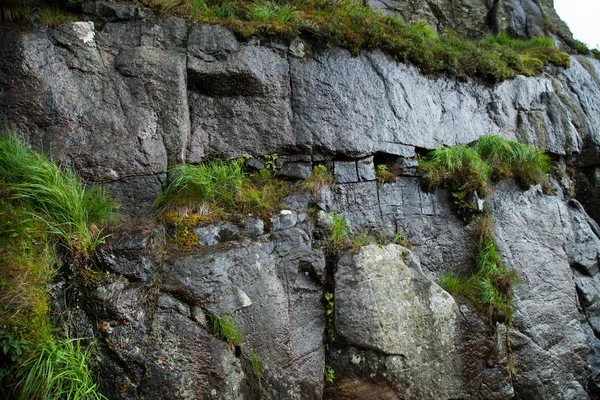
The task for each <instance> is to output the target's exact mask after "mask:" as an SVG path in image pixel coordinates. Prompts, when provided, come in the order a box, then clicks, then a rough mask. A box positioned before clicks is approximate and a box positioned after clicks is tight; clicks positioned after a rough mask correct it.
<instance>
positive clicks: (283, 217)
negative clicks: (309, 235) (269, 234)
mask: <svg viewBox="0 0 600 400" xmlns="http://www.w3.org/2000/svg"><path fill="white" fill-rule="evenodd" d="M271 223H272V224H273V232H276V231H281V230H284V229H289V228H292V227H294V226H295V225H296V224H297V223H298V215H297V214H296V213H295V212H293V211H290V210H282V211H281V212H280V213H279V215H274V216H273V218H271Z"/></svg>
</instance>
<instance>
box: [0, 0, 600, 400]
mask: <svg viewBox="0 0 600 400" xmlns="http://www.w3.org/2000/svg"><path fill="white" fill-rule="evenodd" d="M405 3H407V4H408V3H411V4H412V3H413V2H405ZM414 3H415V4H416V2H414ZM438 3H440V4H439V8H440V10H441V11H443V7H442V6H443V5H444V4H445V3H444V4H442V3H441V2H438ZM455 3H456V5H455V6H453V7H459V6H460V4H462V3H464V2H455ZM487 3H489V2H487ZM500 3H501V4H500ZM546 3H549V2H541V1H540V2H532V1H525V0H523V1H514V2H508V1H506V2H495V4H500V5H501V6H502V7H504V8H505V10H504V11H503V12H505V13H508V11H506V8H507V7H508V6H507V5H508V4H513V5H514V10H516V11H512V14H510V13H509V14H510V15H512V17H511V18H512V19H508V17H506V18H507V19H506V20H502V21H505V22H506V23H507V24H513V25H514V26H519V25H518V24H519V23H522V18H521V19H519V18H520V17H519V15H521V14H519V12H520V11H518V10H519V7H521V8H522V9H523V10H524V11H523V12H524V15H525V21H526V23H525V26H526V29H535V26H536V25H535V24H534V25H531V24H529V22H528V21H529V18H533V17H532V16H536V15H537V16H539V14H537V12H533V11H531V12H530V11H527V9H528V7H530V8H532V7H533V6H534V5H535V6H536V7H537V9H538V11H539V12H540V13H541V15H542V17H543V18H546V20H547V18H549V17H548V15H549V14H548V13H547V10H545V8H544V7H549V5H548V4H546ZM435 4H437V3H435V2H432V1H430V2H428V7H430V10H435V9H436V7H438V6H436V7H434V5H435ZM469 4H471V5H472V6H473V7H475V6H476V4H474V3H473V2H471V3H469ZM463 5H464V7H467V5H466V3H465V4H463ZM492 5H493V4H490V5H486V7H487V6H489V7H491V6H492ZM107 7H109V6H107ZM115 7H116V6H115ZM461 10H462V9H461ZM473 10H475V8H473ZM121 11H122V12H123V13H125V11H126V10H125V9H122V10H121ZM121 11H119V12H121ZM441 11H439V10H438V11H435V12H434V11H431V12H432V13H433V14H435V18H436V19H438V20H441V19H443V18H442V17H443V16H444V15H446V14H444V12H441ZM115 12H116V11H115ZM398 12H400V11H398ZM461 12H463V11H461ZM465 12H466V11H465ZM473 12H475V11H473ZM455 13H456V16H454V17H453V19H452V21H454V22H452V21H450V22H449V24H450V25H448V26H449V27H451V26H452V24H451V23H455V24H459V23H462V22H460V21H461V19H460V18H463V17H461V16H460V15H459V14H460V13H458V11H455ZM515 13H516V14H515ZM476 15H479V14H477V13H476ZM507 15H508V14H507ZM515 15H516V16H515ZM115 19H118V18H115ZM507 21H508V22H507ZM519 21H521V22H519ZM469 29H470V28H469ZM473 29H475V28H473ZM477 29H479V28H477ZM523 29H525V28H523ZM525 34H526V35H531V34H532V33H529V32H526V33H525ZM0 60H2V61H1V62H0V119H1V120H2V122H8V123H12V124H14V125H15V126H16V128H17V129H18V130H19V131H20V132H21V133H22V135H23V136H25V137H26V138H27V139H28V140H29V141H30V143H31V144H32V145H33V146H34V147H36V148H37V149H41V150H43V151H44V152H46V153H47V154H50V155H52V156H53V157H54V158H55V159H57V160H60V161H62V162H64V163H66V164H69V165H72V166H73V167H74V168H75V169H76V170H77V171H78V172H79V173H80V174H81V175H82V176H84V177H85V178H86V179H87V180H90V181H96V182H99V183H102V184H104V185H105V186H106V187H107V188H108V189H109V190H110V191H111V192H112V193H113V194H114V195H116V196H117V197H118V198H119V199H120V200H121V202H122V205H123V208H124V209H125V210H126V212H128V213H130V214H131V215H133V216H135V215H140V214H149V213H151V211H152V208H151V204H152V202H153V200H154V199H155V198H156V196H157V194H159V193H160V192H161V190H162V189H163V187H164V183H165V179H166V174H167V170H168V168H169V167H172V166H174V165H177V164H179V163H182V162H190V163H195V162H198V161H201V160H203V159H205V158H207V157H224V158H234V157H240V156H244V155H251V156H264V155H270V154H273V153H277V154H278V158H277V159H276V160H275V158H274V157H272V158H271V159H270V161H271V162H272V163H273V164H274V165H275V166H276V167H277V169H278V171H279V173H280V175H281V176H284V177H285V178H286V179H291V180H297V179H301V178H306V177H307V176H308V175H309V174H310V173H311V169H312V167H313V166H314V165H315V164H317V163H324V164H326V165H328V166H331V167H332V171H333V173H334V175H335V178H336V181H337V183H336V184H335V185H330V186H329V187H327V188H325V189H323V190H321V191H320V192H319V193H318V194H314V195H309V194H307V193H305V192H302V191H298V193H294V194H292V195H291V196H290V197H288V198H287V199H286V200H285V201H284V206H285V207H286V208H288V209H289V211H287V212H284V213H283V214H280V215H276V216H274V217H273V219H272V220H271V221H266V220H265V221H263V220H261V219H259V218H258V217H256V216H252V217H251V218H250V217H248V218H246V219H245V220H231V221H221V222H215V223H213V224H210V225H207V226H202V227H199V228H195V230H194V233H195V234H196V235H197V236H198V245H197V246H195V247H193V249H189V250H182V249H180V248H177V247H176V245H175V244H173V243H171V242H169V241H168V240H166V236H165V232H164V228H161V227H158V226H155V224H156V223H151V224H150V226H148V227H146V226H143V224H140V223H139V222H140V220H137V219H135V220H134V221H133V223H132V224H130V225H132V226H135V228H131V229H125V228H123V232H116V233H115V236H114V237H112V238H111V239H109V242H108V244H107V245H106V246H104V247H103V248H102V249H100V250H99V251H98V253H97V255H96V256H97V257H96V260H95V265H96V267H98V268H99V269H100V270H102V271H103V272H104V273H102V274H99V275H98V281H97V282H96V284H97V285H96V286H97V287H95V288H93V289H90V290H89V291H88V292H86V293H85V294H84V295H83V296H84V298H85V303H82V315H80V321H79V322H81V324H80V327H79V329H80V330H81V331H82V332H83V333H85V335H86V336H90V335H92V334H93V335H94V336H95V337H96V338H98V341H99V342H100V343H101V352H100V354H101V355H100V360H99V365H100V376H101V380H100V381H101V388H102V390H103V391H104V392H106V394H107V395H109V397H110V398H115V399H119V398H122V399H133V398H139V399H154V398H172V399H204V398H206V399H214V398H216V399H237V398H239V399H241V398H259V397H260V396H263V397H268V398H284V399H312V398H315V399H317V398H322V397H325V398H338V399H365V398H373V399H411V398H414V399H417V398H432V399H438V398H439V399H450V398H490V399H508V398H515V397H516V398H523V399H538V398H539V399H542V398H543V399H553V398H555V399H568V398H571V399H581V398H588V397H589V398H597V397H598V396H599V395H600V340H599V339H598V338H599V337H600V297H599V291H600V275H599V257H600V228H599V227H598V225H597V223H596V222H595V221H594V218H596V220H597V219H598V215H600V214H599V211H598V207H597V205H598V204H599V203H598V202H599V200H598V199H599V198H598V193H599V192H600V169H599V166H600V85H599V84H598V82H600V62H599V61H597V60H593V59H589V58H583V57H573V58H572V60H571V65H572V66H571V68H569V69H568V70H560V69H553V68H549V69H548V70H547V71H546V73H545V74H543V75H542V76H540V77H534V78H525V77H517V78H515V79H512V80H509V81H506V82H503V83H502V84H499V85H496V86H489V85H485V84H483V83H480V82H475V81H472V80H467V81H465V82H459V81H456V80H454V79H450V78H446V77H439V76H438V77H431V76H430V77H426V76H423V75H421V74H420V73H419V71H418V70H417V69H416V68H414V67H412V66H408V65H404V64H399V63H397V62H396V61H394V60H392V59H391V58H390V57H388V56H386V55H385V54H383V53H382V52H379V51H370V52H364V53H361V54H360V55H359V56H357V57H352V56H351V55H350V54H349V53H348V52H347V51H345V50H342V49H339V48H331V49H327V50H325V51H323V52H320V53H316V52H314V51H311V48H310V44H309V43H304V42H302V41H300V40H293V41H291V42H285V41H281V40H275V39H273V40H268V41H265V42H260V41H258V40H250V41H248V42H240V41H238V40H237V39H236V38H235V36H234V35H233V34H232V33H231V32H230V31H228V30H227V29H225V28H223V27H218V26H208V25H191V24H189V23H187V22H184V21H182V20H179V19H176V18H166V19H163V20H156V19H141V20H135V21H126V22H107V23H105V24H104V25H102V26H95V25H94V24H93V23H91V22H76V23H70V24H64V25H61V26H59V27H57V28H52V29H43V30H22V31H16V30H11V29H9V28H2V32H1V33H0ZM483 134H498V135H502V136H504V137H506V138H509V139H515V140H518V141H520V142H523V143H529V144H532V145H535V146H537V147H539V148H541V149H543V150H544V151H546V152H548V153H550V154H551V155H552V156H553V158H554V159H555V160H557V166H558V170H559V175H560V176H559V177H558V179H554V178H552V179H551V183H552V184H551V185H550V187H551V188H552V189H553V190H554V194H553V195H548V194H544V193H542V189H541V188H540V187H532V188H529V189H528V190H526V191H523V190H520V189H518V188H517V186H516V185H515V184H514V183H513V182H506V183H503V184H497V185H496V184H494V185H491V188H490V194H489V195H488V198H487V200H486V205H485V207H486V209H487V211H488V212H489V213H490V214H491V215H492V216H493V218H494V220H495V234H496V241H497V244H498V247H499V249H500V252H501V255H502V260H503V262H504V263H505V264H506V265H507V267H509V268H513V269H515V270H516V271H517V273H518V274H519V276H520V278H521V283H520V284H518V285H516V286H515V289H514V292H513V307H514V310H515V313H514V319H513V324H512V326H510V327H507V326H505V325H503V324H498V323H494V324H492V323H491V322H490V321H489V320H488V319H486V318H482V317H481V316H479V315H478V314H477V313H476V312H475V311H474V310H475V308H474V307H473V305H470V304H463V303H462V302H461V301H457V300H454V299H453V298H452V297H450V295H448V294H447V293H446V292H445V291H443V290H442V289H441V288H440V287H439V286H438V285H437V283H436V282H437V280H438V278H439V277H440V275H441V274H442V273H443V272H444V271H454V272H456V273H469V271H470V270H471V268H472V266H473V262H472V255H473V250H474V246H475V245H474V242H473V231H474V226H473V224H466V223H465V221H463V220H462V219H460V218H459V217H457V216H456V213H455V210H454V205H453V201H452V197H451V194H450V193H449V192H447V191H444V190H441V189H439V190H437V191H435V192H433V193H430V192H426V191H424V190H423V188H422V187H421V185H420V181H419V177H418V174H417V172H416V167H417V164H418V159H417V157H416V155H417V154H421V153H423V151H424V150H426V149H431V148H434V147H439V146H450V145H456V144H465V143H471V142H473V141H474V140H476V139H477V138H478V137H479V136H481V135H483ZM384 162H386V163H387V162H389V163H391V164H394V167H395V168H396V170H397V172H398V174H399V177H398V178H397V179H396V180H395V181H394V182H391V183H380V182H378V181H377V180H376V175H375V170H376V167H377V165H380V164H382V163H384ZM250 163H252V166H253V167H254V168H261V167H262V168H264V167H265V165H266V161H265V159H259V158H255V159H253V160H251V161H249V164H250ZM573 197H575V198H577V199H578V200H579V201H578V200H575V199H574V198H573ZM334 213H335V214H338V215H340V216H343V217H344V219H345V220H346V222H347V223H348V225H349V228H350V230H351V231H352V232H354V233H369V232H372V233H377V234H379V235H380V236H379V237H380V238H383V239H385V240H387V242H389V241H391V240H390V239H391V238H394V236H396V235H397V234H399V235H403V236H404V238H405V239H406V241H407V245H410V250H408V249H406V248H404V247H401V246H397V245H386V246H383V245H382V246H377V245H371V246H366V247H363V248H360V249H355V250H354V251H349V252H346V253H343V254H331V253H330V254H328V255H327V256H326V255H325V253H324V251H323V249H319V248H318V245H319V241H318V240H319V239H323V234H324V233H323V231H322V227H321V226H319V224H320V222H322V221H320V220H319V219H318V218H317V216H322V217H323V220H326V219H327V218H331V215H332V214H334ZM588 214H589V215H588ZM148 219H151V218H148ZM313 234H314V237H313ZM321 244H322V243H321ZM325 250H327V249H325ZM327 292H331V293H333V295H334V297H333V298H334V303H335V307H334V309H335V312H334V315H335V318H334V320H333V329H334V330H335V333H336V335H337V338H336V340H335V341H334V342H333V343H330V344H329V346H327V347H326V345H325V343H326V342H327V334H326V332H327V329H328V327H329V326H328V324H330V323H331V322H332V321H331V320H327V318H326V308H327V306H328V304H327V301H326V300H324V295H325V293H327ZM83 312H84V313H83ZM83 314H85V315H83ZM225 316H230V317H231V318H233V320H234V321H235V323H236V325H237V326H238V327H239V329H240V330H242V331H243V332H244V338H243V340H242V341H241V343H233V342H232V343H226V342H227V340H225V339H224V338H223V337H220V336H219V335H217V334H215V329H214V327H213V326H212V325H211V324H212V322H211V321H212V319H214V318H215V317H225ZM253 355H255V356H257V357H258V358H259V359H260V368H259V369H261V370H262V372H261V373H257V372H256V366H254V369H253V365H252V359H253V358H252V357H253ZM329 367H330V368H332V369H333V370H334V371H335V377H336V379H335V380H334V381H333V383H327V382H326V379H325V374H326V373H327V372H328V368H329ZM259 376H260V378H259Z"/></svg>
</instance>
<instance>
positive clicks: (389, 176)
mask: <svg viewBox="0 0 600 400" xmlns="http://www.w3.org/2000/svg"><path fill="white" fill-rule="evenodd" d="M375 179H377V182H380V183H389V182H394V181H395V180H396V174H394V173H393V172H392V171H390V170H389V168H388V166H387V165H385V164H379V165H378V166H377V167H376V168H375Z"/></svg>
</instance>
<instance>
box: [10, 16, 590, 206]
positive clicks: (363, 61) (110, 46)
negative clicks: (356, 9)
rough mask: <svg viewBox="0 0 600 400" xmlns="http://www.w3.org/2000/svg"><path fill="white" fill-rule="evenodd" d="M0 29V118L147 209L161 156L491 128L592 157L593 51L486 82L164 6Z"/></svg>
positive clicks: (318, 146) (427, 141) (339, 145)
mask: <svg viewBox="0 0 600 400" xmlns="http://www.w3.org/2000/svg"><path fill="white" fill-rule="evenodd" d="M2 29H3V33H2V35H1V39H0V41H1V43H0V44H1V48H2V50H1V52H2V59H3V60H5V61H4V62H3V64H2V66H0V86H1V87H2V90H1V91H0V119H2V120H4V121H6V122H9V123H12V124H15V125H17V126H19V128H20V130H21V131H23V132H24V133H25V134H26V136H27V137H28V139H29V140H30V141H31V143H32V144H33V145H34V146H35V147H37V148H39V149H43V150H44V151H46V152H48V153H51V154H53V155H54V157H55V158H57V159H60V160H61V161H63V162H66V163H68V164H71V165H73V166H74V167H75V168H76V169H77V171H78V172H80V173H81V174H82V175H83V176H84V177H85V178H87V179H90V180H95V181H97V182H102V183H104V184H106V185H107V187H109V188H110V189H111V190H112V191H113V192H114V193H115V194H116V195H118V196H119V197H120V198H121V199H122V200H123V203H124V204H125V205H129V204H135V205H136V207H131V212H136V210H137V212H139V211H140V210H143V209H148V208H149V207H148V206H149V205H150V203H151V201H152V200H153V199H154V198H155V197H156V195H157V194H158V193H159V192H160V190H161V186H162V183H163V182H164V177H165V171H166V170H167V168H168V167H169V166H173V165H175V164H177V163H180V162H184V161H187V162H197V161H199V160H200V159H201V158H202V157H206V156H224V157H238V156H241V155H244V154H250V155H265V154H272V153H277V154H294V155H303V156H305V157H308V161H311V159H315V160H316V159H319V158H320V157H321V158H322V157H323V156H332V155H335V156H342V157H359V158H363V157H366V156H369V155H373V154H376V153H382V154H391V155H399V156H403V157H412V156H414V155H415V149H416V148H432V147H436V146H444V145H454V144H459V143H469V142H471V141H473V140H475V139H477V137H479V136H480V135H482V134H485V133H488V134H489V133H494V134H501V135H504V136H506V137H508V138H511V139H519V140H520V141H522V142H526V143H530V144H534V145H536V146H538V147H541V148H543V149H544V150H546V151H549V152H551V153H554V154H557V155H572V154H582V155H584V157H580V158H579V159H578V163H579V166H580V167H589V166H593V165H597V164H598V157H599V156H598V154H599V151H598V148H599V147H600V123H599V121H598V119H599V117H598V115H600V113H599V112H598V104H600V89H599V88H598V85H597V79H598V77H599V75H600V72H599V71H600V64H599V62H598V61H597V60H593V59H585V58H579V59H577V58H573V60H572V67H571V68H570V69H568V70H566V71H555V72H556V73H555V74H554V75H545V76H542V77H538V78H523V77H518V78H516V79H513V80H510V81H506V82H504V83H502V84H501V85H498V86H495V87H489V86H485V85H481V84H478V83H475V82H471V81H469V82H465V83H459V82H456V81H453V80H449V79H446V78H435V77H424V76H422V75H421V74H419V72H418V71H417V69H416V68H414V67H411V66H407V65H404V64H398V63H397V62H395V61H393V60H392V59H390V58H389V57H387V56H386V55H384V54H383V53H381V52H379V51H372V52H366V53H363V54H361V55H359V56H358V57H352V56H351V55H350V54H349V53H348V52H347V51H345V50H341V49H331V50H328V51H326V52H325V53H323V54H310V55H309V54H304V53H302V54H301V55H299V54H298V53H297V52H296V51H295V49H296V47H297V46H298V44H297V43H296V42H292V43H291V44H289V43H284V42H279V41H272V42H268V43H264V44H259V43H258V42H255V41H250V42H248V43H240V42H238V41H237V40H236V39H235V37H234V36H233V34H232V33H230V32H229V31H227V30H226V29H225V28H223V27H215V26H208V25H189V24H187V23H185V22H184V21H182V20H178V19H175V18H167V19H165V20H153V19H144V20H138V21H126V22H108V23H106V24H104V25H103V26H102V27H101V28H99V27H96V26H95V25H94V24H93V23H91V22H76V23H71V24H64V25H61V26H59V27H57V28H55V29H50V30H46V31H12V30H9V29H8V28H2ZM299 56H301V57H300V58H299ZM374 105H377V106H374ZM296 161H303V162H306V160H296ZM296 167H297V166H296ZM304 168H305V166H304ZM289 169H291V170H292V171H293V170H294V169H293V168H292V166H290V167H289ZM297 174H300V175H299V176H304V175H306V171H305V170H301V171H297V172H296V175H297ZM350 178H352V177H350ZM370 179H372V177H371V178H366V179H365V180H370ZM596 183H597V182H595V183H594V184H596ZM594 184H593V185H594ZM593 185H592V186H593Z"/></svg>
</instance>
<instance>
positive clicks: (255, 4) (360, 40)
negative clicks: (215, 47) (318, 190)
mask: <svg viewBox="0 0 600 400" xmlns="http://www.w3.org/2000/svg"><path fill="white" fill-rule="evenodd" d="M140 3H141V4H143V5H145V6H148V7H150V8H152V9H153V10H155V11H157V12H158V13H163V14H170V15H177V16H179V17H182V18H189V19H191V20H193V21H197V22H204V23H210V24H221V25H226V26H229V27H231V28H232V29H233V30H234V31H235V32H236V33H237V34H238V35H240V36H241V37H244V38H249V37H252V36H259V37H264V36H266V35H279V36H286V37H294V36H298V35H304V36H307V37H309V38H313V39H315V40H318V41H320V42H322V43H327V44H329V45H337V46H342V47H345V48H347V49H348V50H350V51H351V52H352V53H353V54H355V55H356V54H358V53H359V52H360V51H361V50H365V49H373V48H379V49H382V50H383V51H385V52H386V53H388V54H390V55H392V56H393V57H395V58H396V59H397V60H399V61H401V62H406V63H411V64H414V65H416V66H417V67H419V69H420V70H421V71H422V72H423V73H426V74H434V73H445V74H449V75H452V76H457V77H459V78H466V77H468V76H471V77H480V78H483V79H485V80H486V81H490V82H493V83H495V82H500V81H503V80H506V79H509V78H512V77H514V76H516V75H518V74H522V75H526V76H531V75H537V74H540V73H541V72H543V67H544V66H545V65H550V64H552V65H556V66H560V67H565V68H568V67H569V63H570V59H569V56H568V54H567V53H565V52H563V51H560V50H558V49H556V48H555V47H554V44H553V43H552V40H551V39H548V38H541V39H533V40H517V39H510V40H505V39H504V36H503V35H501V36H499V37H498V38H494V37H488V38H486V39H484V40H482V41H470V40H464V39H461V38H459V37H458V36H457V35H456V34H453V33H449V34H444V35H438V34H436V33H435V31H433V30H432V29H431V28H430V27H429V26H428V25H427V24H426V23H424V22H417V23H412V24H407V23H404V22H402V21H400V20H399V19H398V18H396V17H394V16H390V15H386V14H383V13H382V12H380V11H378V10H371V8H370V7H369V6H365V5H364V4H363V3H362V2H361V1H357V0H340V1H335V2H333V1H327V0H292V1H289V2H276V1H265V0H258V1H250V2H248V1H240V0H237V1H236V0H234V1H230V0H189V1H183V0H140Z"/></svg>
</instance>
